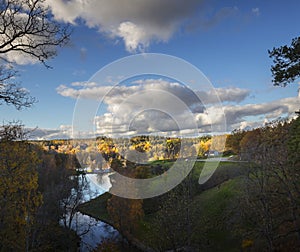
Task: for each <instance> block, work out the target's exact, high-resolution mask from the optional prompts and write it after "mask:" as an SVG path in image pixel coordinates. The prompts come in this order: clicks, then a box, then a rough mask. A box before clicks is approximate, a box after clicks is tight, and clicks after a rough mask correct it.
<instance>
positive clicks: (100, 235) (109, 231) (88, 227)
mask: <svg viewBox="0 0 300 252" xmlns="http://www.w3.org/2000/svg"><path fill="white" fill-rule="evenodd" d="M85 177H86V179H87V181H88V184H87V187H86V188H85V189H84V192H83V199H82V203H84V202H87V201H90V200H91V199H93V198H96V197H98V196H100V195H101V194H103V193H105V192H106V191H108V190H109V188H110V186H111V184H110V180H109V174H103V175H96V174H87V175H85ZM72 229H73V230H75V231H76V233H77V234H78V235H79V236H80V238H81V243H80V251H82V252H86V251H93V249H95V248H96V247H97V245H98V244H99V243H101V241H103V240H104V239H106V238H111V239H114V238H118V237H119V232H118V231H117V230H116V229H114V228H113V227H112V226H110V225H108V224H106V223H104V222H102V221H98V220H96V219H94V218H92V217H90V216H88V215H84V214H82V213H80V212H76V214H75V216H74V218H73V220H72Z"/></svg>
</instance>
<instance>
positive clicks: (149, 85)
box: [57, 78, 250, 135]
mask: <svg viewBox="0 0 300 252" xmlns="http://www.w3.org/2000/svg"><path fill="white" fill-rule="evenodd" d="M57 92H58V93H59V94H60V95H62V96H65V97H70V98H74V99H76V98H79V99H80V100H94V101H97V102H99V103H100V102H101V101H102V102H103V103H104V104H105V105H106V112H105V113H102V114H100V115H97V116H96V117H95V121H94V123H95V125H96V131H97V132H96V133H97V134H106V135H109V134H111V135H112V134H114V135H115V134H118V135H134V134H138V135H139V134H149V133H153V134H154V133H155V134H163V135H165V134H168V133H170V132H189V133H190V134H192V133H191V132H193V134H194V135H195V134H196V133H195V129H196V128H197V132H198V131H200V132H206V133H208V132H209V131H211V130H212V127H211V126H212V125H218V124H221V123H222V120H224V112H223V111H222V110H220V107H218V105H220V100H221V102H223V103H224V104H225V105H226V104H227V105H228V107H230V106H232V107H234V106H233V104H234V105H235V104H238V103H240V102H241V101H243V100H244V99H245V98H246V97H247V96H248V95H249V94H250V92H249V90H246V89H241V88H235V87H230V88H217V89H212V90H208V91H201V90H191V89H190V88H188V87H187V86H184V85H182V84H180V83H178V82H175V81H170V80H166V79H150V78H149V79H139V80H135V81H133V82H131V83H128V85H123V86H121V85H116V86H99V85H97V84H96V83H94V82H91V83H89V82H75V83H71V85H70V86H66V85H61V86H59V87H58V88H57ZM236 116H237V117H238V115H236ZM241 116H242V117H243V115H241ZM232 118H234V116H232ZM237 121H238V119H235V120H234V123H236V122H237ZM172 134H173V133H172Z"/></svg>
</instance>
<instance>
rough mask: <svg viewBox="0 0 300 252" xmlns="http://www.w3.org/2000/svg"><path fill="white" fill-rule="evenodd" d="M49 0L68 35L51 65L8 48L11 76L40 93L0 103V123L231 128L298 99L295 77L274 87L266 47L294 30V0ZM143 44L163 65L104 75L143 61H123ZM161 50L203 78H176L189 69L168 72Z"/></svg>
mask: <svg viewBox="0 0 300 252" xmlns="http://www.w3.org/2000/svg"><path fill="white" fill-rule="evenodd" d="M46 3H47V4H49V6H50V8H51V10H52V13H53V17H54V18H55V19H56V20H58V21H59V22H62V23H68V24H70V26H71V27H72V30H73V32H72V35H71V42H70V44H69V45H67V46H66V47H64V48H60V49H59V51H58V55H57V57H55V58H54V59H52V60H50V61H49V62H48V64H49V65H50V66H51V67H52V68H51V69H47V68H45V67H44V66H43V65H41V64H38V63H36V62H33V61H31V60H30V59H28V58H26V57H24V56H23V55H13V56H12V58H11V60H13V61H15V62H16V64H18V70H19V72H20V77H19V79H18V81H20V83H21V85H22V86H23V87H25V88H26V89H28V90H29V91H30V93H31V95H32V96H34V97H36V98H37V100H38V102H37V103H36V104H34V106H32V107H31V108H28V109H23V110H21V111H17V110H16V109H15V108H14V107H12V106H6V105H1V107H0V110H1V116H0V119H1V120H2V121H3V122H4V123H5V122H9V121H13V120H20V121H21V122H22V123H23V124H24V125H25V126H26V127H27V128H37V129H36V130H35V131H34V132H33V135H32V137H33V138H36V139H53V138H69V137H71V136H72V132H73V133H74V132H75V131H74V126H75V128H76V127H77V126H78V124H80V123H81V122H82V121H84V120H88V121H89V122H88V126H87V129H86V130H83V129H81V130H79V131H78V132H77V134H80V132H81V134H82V135H87V136H88V135H89V136H90V135H93V134H96V135H97V134H104V135H111V134H112V133H113V134H114V135H118V136H130V135H134V134H162V135H172V134H176V133H180V134H183V135H184V134H187V135H194V134H195V132H196V133H208V132H211V133H213V132H217V131H219V132H221V131H224V132H230V131H232V130H234V129H237V128H240V129H248V128H252V127H259V126H262V125H263V124H264V123H266V122H268V121H272V120H274V119H276V118H278V117H286V116H290V117H291V116H293V112H294V111H295V110H298V109H299V105H300V101H299V97H298V93H297V90H298V82H299V80H297V81H295V83H292V84H290V85H288V86H287V87H284V88H283V87H274V86H273V84H272V75H271V71H270V68H271V65H272V60H271V59H270V58H269V56H268V49H272V48H273V47H278V46H281V45H285V44H290V42H291V40H292V38H295V37H297V36H300V30H299V23H300V16H299V9H300V3H299V1H296V0H295V1H279V0H274V1H267V0H265V1H261V0H260V1H255V0H253V1H250V0H245V1H237V0H236V1H233V0H228V1H216V0H189V1H183V0H181V1H180V0H164V1H161V0H151V1H146V0H144V1H140V0H122V1H119V0H68V1H64V0H47V1H46ZM149 53H151V55H156V56H157V61H156V63H155V64H154V65H156V64H157V68H155V69H158V72H159V71H160V70H161V72H160V74H157V73H154V74H153V72H149V73H147V74H143V75H142V74H141V76H138V77H134V78H128V79H124V75H120V73H122V74H123V72H122V70H120V71H119V70H116V72H115V73H113V75H106V79H102V77H101V76H100V75H101V73H103V68H104V69H106V68H107V67H108V68H111V69H112V70H114V69H117V67H118V63H113V62H116V61H117V62H120V59H121V62H123V65H120V68H121V69H123V68H126V70H128V71H129V72H130V71H132V69H135V68H138V66H139V65H140V63H139V61H138V60H137V62H136V64H137V65H133V66H131V65H126V64H128V60H129V61H130V59H133V58H135V57H137V59H141V58H147V54H149ZM151 55H150V56H149V57H150V58H151ZM159 55H162V58H160V57H159ZM164 55H165V56H164ZM167 55H169V56H170V57H176V59H178V60H177V61H178V62H179V65H178V66H180V62H181V63H183V62H186V64H190V65H189V69H190V68H193V67H195V68H196V69H199V71H201V72H202V73H203V76H202V77H203V78H202V77H201V76H200V77H199V76H198V77H196V78H192V76H191V79H190V80H187V81H186V82H187V83H182V82H181V81H180V80H179V79H180V78H179V77H178V76H184V75H185V74H187V73H188V72H189V71H190V70H186V72H185V70H184V69H185V68H184V66H183V67H182V68H181V67H177V65H176V64H177V63H176V62H175V63H174V64H175V65H176V66H174V75H175V76H177V77H178V78H177V79H176V78H175V79H174V78H170V76H165V75H164V74H163V72H164V71H166V69H167V68H168V67H167V66H166V65H164V59H165V57H167ZM124 57H127V58H125V59H124ZM128 57H129V58H128ZM122 59H123V60H122ZM111 63H112V64H111ZM172 64H173V63H172ZM192 66H193V67H192ZM153 67H154V66H153ZM176 67H177V68H176ZM101 69H102V70H101ZM191 71H192V70H191ZM206 78H207V79H206ZM209 87H210V88H209ZM82 104H84V105H82ZM89 104H90V106H92V107H91V109H90V110H89ZM220 109H221V110H222V111H221V112H220ZM94 110H95V111H94ZM220 125H221V126H220ZM224 125H225V126H224ZM218 126H220V127H219V128H218ZM78 127H79V126H78ZM84 131H86V132H84Z"/></svg>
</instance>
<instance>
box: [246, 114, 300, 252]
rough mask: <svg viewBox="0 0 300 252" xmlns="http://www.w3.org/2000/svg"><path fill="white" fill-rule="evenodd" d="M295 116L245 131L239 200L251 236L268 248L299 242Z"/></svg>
mask: <svg viewBox="0 0 300 252" xmlns="http://www.w3.org/2000/svg"><path fill="white" fill-rule="evenodd" d="M299 129H300V127H299V118H298V119H296V120H293V121H291V122H289V123H288V122H284V121H277V122H273V123H271V124H269V125H267V126H265V127H263V128H259V129H255V130H252V131H249V132H247V133H246V135H245V137H244V138H243V139H242V141H241V150H242V158H243V159H244V160H248V161H249V163H250V162H254V163H255V165H254V166H253V167H251V169H250V170H249V174H248V176H247V177H246V181H245V185H246V186H245V189H246V190H245V191H246V193H245V194H244V195H243V199H242V200H241V201H243V202H244V204H245V211H244V212H245V213H246V215H247V218H246V219H247V220H249V221H252V227H253V228H252V231H253V235H257V236H258V238H264V239H265V240H266V241H267V242H268V247H269V249H270V250H272V249H275V248H276V249H279V250H280V249H283V248H284V249H287V248H289V249H290V250H292V249H293V248H296V247H298V246H299V244H300V219H299V214H300V204H299V203H300V202H299V198H300V188H299V182H300V178H299V171H300V170H299V157H298V156H299V153H298V152H297V151H298V148H299V147H298V146H299V137H297V136H298V135H299Z"/></svg>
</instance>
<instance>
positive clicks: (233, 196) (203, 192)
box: [79, 163, 243, 252]
mask: <svg viewBox="0 0 300 252" xmlns="http://www.w3.org/2000/svg"><path fill="white" fill-rule="evenodd" d="M202 165H203V164H200V163H198V164H197V165H196V169H194V171H193V172H194V174H193V178H194V181H197V179H198V175H199V173H200V171H201V169H202ZM242 170H243V168H241V166H240V165H239V164H237V163H234V164H232V163H221V165H220V167H219V169H218V172H217V173H216V174H215V175H214V177H213V179H212V181H210V182H209V183H208V184H207V185H199V184H197V190H198V192H197V194H196V195H195V196H194V197H193V199H192V201H191V203H190V212H191V219H192V220H193V234H192V238H191V239H192V241H193V243H195V244H200V243H203V242H206V243H208V244H210V245H205V246H207V248H206V250H207V251H214V249H216V248H219V247H222V248H227V249H228V251H239V250H240V249H241V238H240V237H239V236H237V235H235V234H233V229H232V227H231V226H230V225H229V226H224V225H223V223H222V221H224V220H226V221H228V223H230V222H231V219H232V218H235V216H234V217H232V216H231V215H230V213H231V212H232V211H233V208H232V206H235V204H233V203H235V202H236V201H237V197H238V196H239V193H240V187H241V177H240V175H241V173H243V172H241V171H242ZM110 197H111V195H110V194H109V193H105V194H103V195H101V196H100V197H97V198H95V199H93V200H91V201H89V202H87V203H84V204H82V205H81V206H80V207H79V210H80V211H81V212H82V213H84V214H87V215H89V216H92V217H93V218H96V219H98V220H101V221H103V222H105V223H108V224H109V225H111V226H114V224H113V221H112V220H111V219H110V217H109V213H108V212H107V200H108V199H109V198H110ZM163 198H164V196H163V197H161V198H157V199H145V200H144V201H143V208H144V212H145V217H144V219H143V220H142V221H141V222H140V223H139V228H138V230H137V231H136V232H135V233H134V234H133V235H128V234H127V235H126V236H125V237H126V239H128V241H129V242H130V243H131V244H132V245H134V246H135V247H137V248H139V249H140V250H142V251H149V252H150V251H151V252H152V251H157V249H158V248H160V247H162V246H163V247H165V248H172V245H171V242H170V241H168V240H167V239H165V240H163V237H164V236H165V235H166V234H165V231H166V230H164V229H166V227H164V226H163V222H164V221H166V219H161V221H160V218H164V217H162V216H163V214H164V213H163V212H162V211H160V210H159V208H158V207H156V206H154V205H155V204H157V202H160V201H161V200H162V199H163ZM168 221H173V223H170V225H173V224H174V220H172V219H170V220H168ZM175 221H178V222H180V221H181V220H180V219H178V220H175ZM220 224H222V225H220ZM159 225H161V226H159ZM174 226H175V225H174ZM181 231H182V230H181ZM159 232H161V234H159ZM175 232H179V231H178V230H174V233H175ZM195 233H196V234H205V233H206V234H208V236H209V237H208V238H207V239H205V238H203V237H202V235H195ZM162 243H163V244H162ZM212 244H214V245H212ZM166 250H167V249H166Z"/></svg>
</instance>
